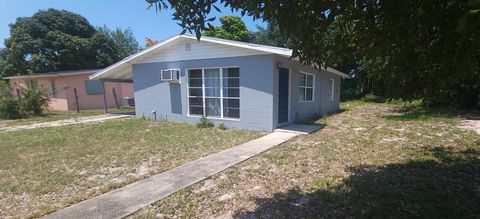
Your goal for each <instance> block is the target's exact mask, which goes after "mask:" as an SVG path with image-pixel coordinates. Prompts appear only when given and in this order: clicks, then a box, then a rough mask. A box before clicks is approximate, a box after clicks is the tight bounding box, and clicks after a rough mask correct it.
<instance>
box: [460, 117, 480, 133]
mask: <svg viewBox="0 0 480 219" xmlns="http://www.w3.org/2000/svg"><path fill="white" fill-rule="evenodd" d="M458 127H459V128H462V129H470V130H473V131H475V132H477V133H478V134H480V120H462V122H461V123H460V125H459V126H458Z"/></svg>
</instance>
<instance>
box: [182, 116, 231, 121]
mask: <svg viewBox="0 0 480 219" xmlns="http://www.w3.org/2000/svg"><path fill="white" fill-rule="evenodd" d="M187 117H191V118H202V116H197V115H187ZM205 118H207V119H210V120H224V121H237V122H239V121H240V119H235V118H219V117H205Z"/></svg>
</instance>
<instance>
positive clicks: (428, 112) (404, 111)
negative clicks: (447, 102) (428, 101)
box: [384, 108, 462, 121]
mask: <svg viewBox="0 0 480 219" xmlns="http://www.w3.org/2000/svg"><path fill="white" fill-rule="evenodd" d="M392 112H393V113H395V114H394V115H386V116H384V118H386V119H388V120H396V121H428V120H431V119H434V118H454V117H458V116H460V115H461V113H462V112H460V111H458V110H455V109H423V108H401V109H395V110H392Z"/></svg>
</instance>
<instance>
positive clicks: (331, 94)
mask: <svg viewBox="0 0 480 219" xmlns="http://www.w3.org/2000/svg"><path fill="white" fill-rule="evenodd" d="M330 86H331V87H332V88H331V89H332V90H330V97H329V100H330V101H334V99H335V79H333V78H330Z"/></svg>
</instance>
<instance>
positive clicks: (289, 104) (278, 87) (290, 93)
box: [276, 66, 292, 127]
mask: <svg viewBox="0 0 480 219" xmlns="http://www.w3.org/2000/svg"><path fill="white" fill-rule="evenodd" d="M281 68H283V69H287V70H288V118H287V121H286V122H282V123H280V122H279V121H278V115H279V113H280V108H279V107H278V103H279V102H280V94H279V91H280V86H279V85H280V69H281ZM277 79H278V80H277V115H276V116H277V127H281V126H284V125H287V124H290V122H291V121H290V120H291V119H290V113H291V110H290V106H291V101H292V69H291V68H289V67H284V66H278V67H277Z"/></svg>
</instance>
